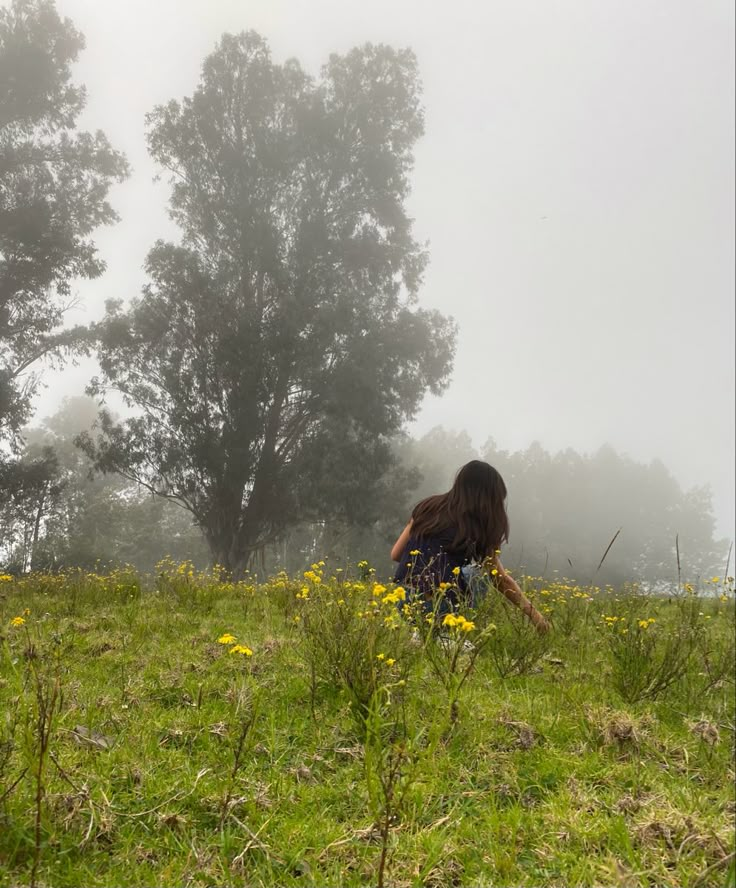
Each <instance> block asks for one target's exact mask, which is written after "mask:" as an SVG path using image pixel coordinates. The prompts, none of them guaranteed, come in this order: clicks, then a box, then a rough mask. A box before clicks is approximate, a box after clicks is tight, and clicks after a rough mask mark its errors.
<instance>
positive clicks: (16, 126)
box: [0, 0, 127, 469]
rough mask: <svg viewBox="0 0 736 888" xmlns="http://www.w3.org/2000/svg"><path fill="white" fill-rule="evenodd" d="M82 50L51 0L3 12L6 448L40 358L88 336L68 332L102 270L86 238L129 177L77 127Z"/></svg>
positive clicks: (1, 281)
mask: <svg viewBox="0 0 736 888" xmlns="http://www.w3.org/2000/svg"><path fill="white" fill-rule="evenodd" d="M83 46H84V40H83V38H82V36H81V35H80V34H79V33H78V32H77V31H76V30H75V29H74V27H73V25H72V24H71V22H70V21H69V20H68V19H61V18H60V17H59V15H58V13H57V12H56V9H55V7H54V4H53V3H52V2H50V0H13V2H12V3H11V4H10V5H9V6H8V7H7V8H3V9H0V84H2V87H1V88H0V443H2V441H3V440H4V441H5V442H6V444H7V443H9V442H10V443H17V440H18V439H17V435H18V431H19V429H20V428H21V426H22V425H23V423H24V422H25V421H26V420H27V419H28V416H29V412H30V404H31V399H32V396H33V394H34V393H35V391H36V390H37V388H38V385H39V375H38V373H37V372H36V369H35V368H37V366H38V362H39V360H40V359H41V358H43V357H47V358H49V357H57V358H58V357H59V355H60V354H62V353H63V352H64V351H65V350H68V349H70V348H73V347H75V346H78V345H80V343H81V342H82V341H83V339H84V334H83V331H81V330H79V329H76V330H62V329H61V325H62V321H63V316H64V312H65V310H66V309H67V308H68V307H69V306H70V305H71V303H72V296H71V284H72V281H73V279H74V278H79V277H81V278H95V277H97V276H99V275H100V274H101V273H102V271H103V269H104V267H105V266H104V263H103V262H102V260H101V259H100V258H99V256H98V255H97V250H96V248H95V245H94V243H93V242H92V240H91V239H90V235H91V233H92V232H93V231H94V229H95V228H97V227H98V226H100V225H106V224H109V223H111V222H113V221H114V220H115V219H116V218H117V217H116V215H115V213H114V211H113V210H112V208H111V206H110V205H109V203H108V202H107V199H106V197H107V192H108V189H109V187H110V185H111V183H112V182H114V181H119V180H121V179H123V178H124V176H125V175H126V173H127V166H126V163H125V160H124V159H123V157H122V155H120V154H118V153H117V152H115V151H113V150H112V148H111V147H110V145H109V144H108V141H107V139H106V138H105V136H104V135H103V134H102V133H100V132H97V133H96V134H95V135H91V134H90V133H85V132H79V131H77V130H76V129H75V124H76V119H77V117H78V116H79V113H80V112H81V111H82V108H83V107H84V103H85V92H84V88H83V87H81V86H75V85H74V84H72V82H71V66H72V63H73V62H74V61H75V60H76V58H77V56H78V54H79V52H80V50H81V49H82V48H83ZM6 469H7V466H6Z"/></svg>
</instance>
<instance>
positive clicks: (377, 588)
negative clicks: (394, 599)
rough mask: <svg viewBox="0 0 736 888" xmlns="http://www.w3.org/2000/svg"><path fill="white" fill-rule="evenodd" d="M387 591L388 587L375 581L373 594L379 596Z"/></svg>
mask: <svg viewBox="0 0 736 888" xmlns="http://www.w3.org/2000/svg"><path fill="white" fill-rule="evenodd" d="M385 591H386V587H385V586H382V585H381V584H380V583H375V584H374V585H373V594H374V595H375V596H376V598H378V596H379V595H383V593H384V592H385Z"/></svg>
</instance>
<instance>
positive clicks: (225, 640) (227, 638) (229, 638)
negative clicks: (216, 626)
mask: <svg viewBox="0 0 736 888" xmlns="http://www.w3.org/2000/svg"><path fill="white" fill-rule="evenodd" d="M234 641H237V638H236V637H235V636H234V635H231V634H230V633H229V632H226V633H225V634H224V635H221V636H220V637H219V638H218V639H217V643H218V644H232V643H233V642H234Z"/></svg>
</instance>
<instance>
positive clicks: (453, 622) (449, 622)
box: [442, 614, 457, 627]
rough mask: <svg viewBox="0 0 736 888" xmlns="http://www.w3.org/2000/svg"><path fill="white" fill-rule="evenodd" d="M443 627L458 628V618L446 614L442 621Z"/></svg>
mask: <svg viewBox="0 0 736 888" xmlns="http://www.w3.org/2000/svg"><path fill="white" fill-rule="evenodd" d="M442 625H443V626H450V627H453V626H457V617H456V616H455V614H445V619H444V620H443V621H442Z"/></svg>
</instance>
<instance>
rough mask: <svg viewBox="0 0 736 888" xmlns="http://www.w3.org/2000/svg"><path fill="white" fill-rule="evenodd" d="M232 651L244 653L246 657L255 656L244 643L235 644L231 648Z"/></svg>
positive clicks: (232, 652) (233, 652)
mask: <svg viewBox="0 0 736 888" xmlns="http://www.w3.org/2000/svg"><path fill="white" fill-rule="evenodd" d="M230 653H231V654H242V655H243V656H244V657H252V656H253V651H252V650H251V649H250V648H249V647H246V646H245V645H243V644H234V645H233V646H232V647H231V648H230Z"/></svg>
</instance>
